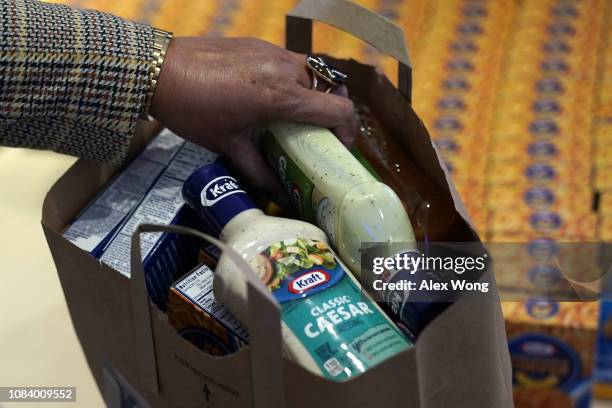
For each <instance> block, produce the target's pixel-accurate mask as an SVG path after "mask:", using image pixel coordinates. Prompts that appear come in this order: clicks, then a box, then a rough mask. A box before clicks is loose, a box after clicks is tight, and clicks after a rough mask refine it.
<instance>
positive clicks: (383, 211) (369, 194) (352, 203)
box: [264, 122, 415, 284]
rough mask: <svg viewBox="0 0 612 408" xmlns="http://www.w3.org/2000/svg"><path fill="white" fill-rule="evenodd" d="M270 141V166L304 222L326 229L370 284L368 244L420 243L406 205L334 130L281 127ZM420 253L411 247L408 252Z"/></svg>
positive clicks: (276, 126)
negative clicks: (365, 265)
mask: <svg viewBox="0 0 612 408" xmlns="http://www.w3.org/2000/svg"><path fill="white" fill-rule="evenodd" d="M268 131H269V132H270V133H271V134H269V135H266V136H267V137H266V138H265V139H264V140H265V142H264V143H265V144H264V150H265V154H266V156H267V159H268V162H269V164H270V165H271V166H272V168H274V169H275V170H276V173H277V174H278V175H279V177H280V179H281V182H282V183H283V184H284V185H285V187H286V189H287V190H288V192H289V194H290V196H291V200H292V202H293V205H294V207H296V208H297V210H298V211H299V213H300V215H301V218H302V219H303V220H305V221H308V222H312V223H315V224H317V225H318V226H319V227H321V228H322V229H323V230H324V231H325V232H326V233H327V236H328V237H329V239H330V241H331V243H332V245H333V246H334V247H335V248H336V249H337V251H338V254H339V255H340V257H341V258H342V260H343V261H344V262H345V263H346V264H347V265H348V267H349V268H350V269H351V271H352V272H353V273H354V274H355V276H356V277H357V278H358V279H359V280H360V281H361V282H363V283H364V284H367V282H369V281H370V279H369V278H371V277H366V276H362V273H363V272H362V268H361V246H362V243H364V242H377V243H384V242H395V243H398V242H402V243H409V244H412V243H414V242H415V238H414V232H413V230H412V225H411V223H410V219H409V218H408V215H407V214H406V210H405V209H404V205H403V204H402V201H401V200H400V199H399V197H398V196H397V194H395V192H394V191H393V190H392V189H391V188H390V187H389V186H387V185H386V184H384V183H381V182H379V181H378V180H376V178H375V177H374V176H373V175H372V174H371V173H370V172H369V171H368V170H367V169H366V168H365V167H364V166H363V165H362V164H361V163H360V162H359V161H358V160H357V159H356V158H355V157H354V156H353V155H352V154H351V152H349V150H348V149H347V148H346V147H344V145H343V144H342V143H341V142H340V141H339V140H338V139H337V138H336V136H335V135H334V134H333V133H332V132H331V131H329V130H328V129H325V128H322V127H319V126H314V125H309V124H304V123H288V122H279V123H274V124H272V125H269V126H268ZM412 248H414V246H412V245H410V246H409V248H407V250H409V249H412Z"/></svg>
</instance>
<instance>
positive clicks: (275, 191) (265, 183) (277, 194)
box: [224, 134, 288, 208]
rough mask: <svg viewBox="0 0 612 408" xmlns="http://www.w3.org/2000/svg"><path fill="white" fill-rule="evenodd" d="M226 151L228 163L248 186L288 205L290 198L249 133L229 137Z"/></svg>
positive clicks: (284, 205)
mask: <svg viewBox="0 0 612 408" xmlns="http://www.w3.org/2000/svg"><path fill="white" fill-rule="evenodd" d="M224 153H225V155H224V158H225V161H226V162H227V164H228V165H229V166H230V167H231V168H232V170H234V171H236V173H237V174H238V175H240V177H241V178H242V179H243V180H245V182H246V184H247V185H248V187H250V188H251V189H253V190H256V191H259V192H262V193H263V194H265V195H266V196H267V197H269V198H270V199H271V200H272V201H274V202H276V203H277V204H279V205H281V206H282V207H285V208H287V207H288V199H287V196H286V194H285V192H284V191H283V188H282V186H281V184H280V182H279V181H278V179H277V178H276V175H275V174H274V173H273V172H272V170H271V169H270V167H269V166H268V164H267V163H266V162H265V160H264V158H263V157H262V156H261V153H259V151H258V150H257V148H256V147H255V144H254V143H253V142H252V141H251V140H250V139H249V137H248V135H247V134H245V135H240V136H235V137H230V138H228V143H227V144H226V146H225V148H224Z"/></svg>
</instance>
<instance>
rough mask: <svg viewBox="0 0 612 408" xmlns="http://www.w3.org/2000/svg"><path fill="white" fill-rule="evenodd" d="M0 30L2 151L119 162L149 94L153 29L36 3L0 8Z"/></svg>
mask: <svg viewBox="0 0 612 408" xmlns="http://www.w3.org/2000/svg"><path fill="white" fill-rule="evenodd" d="M0 27H1V29H2V32H1V33H0V38H1V39H0V42H1V43H0V145H5V146H19V147H29V148H35V149H50V150H54V151H57V152H60V153H65V154H70V155H74V156H79V157H82V158H86V159H93V160H97V161H105V162H112V163H115V162H119V161H121V159H122V158H123V157H124V154H125V153H126V151H127V149H128V147H129V143H130V138H131V136H132V134H133V132H134V128H135V125H136V122H137V121H138V118H139V111H140V110H141V107H142V105H143V103H144V101H145V97H146V93H147V86H148V81H147V77H148V68H149V64H150V62H151V54H152V52H153V29H152V28H151V27H149V26H147V25H144V24H139V23H134V22H130V21H126V20H123V19H121V18H118V17H115V16H111V15H108V14H104V13H100V12H97V11H92V10H77V9H73V8H70V7H67V6H63V5H57V4H49V3H41V2H38V1H35V0H0Z"/></svg>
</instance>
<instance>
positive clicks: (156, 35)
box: [140, 28, 172, 120]
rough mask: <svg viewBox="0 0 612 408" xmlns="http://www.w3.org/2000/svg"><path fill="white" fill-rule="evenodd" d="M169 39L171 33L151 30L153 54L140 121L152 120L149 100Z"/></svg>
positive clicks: (151, 96)
mask: <svg viewBox="0 0 612 408" xmlns="http://www.w3.org/2000/svg"><path fill="white" fill-rule="evenodd" d="M171 39H172V33H171V32H168V31H164V30H160V29H158V28H153V53H152V55H151V65H150V66H149V77H148V89H147V95H146V97H145V103H144V104H143V105H142V109H141V111H140V117H141V118H142V119H148V120H152V118H151V117H150V116H149V110H150V109H151V100H153V94H154V93H155V87H156V86H157V81H158V79H159V73H160V72H161V68H162V65H163V63H164V58H165V57H166V51H167V50H168V45H169V44H170V40H171Z"/></svg>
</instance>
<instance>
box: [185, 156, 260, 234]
mask: <svg viewBox="0 0 612 408" xmlns="http://www.w3.org/2000/svg"><path fill="white" fill-rule="evenodd" d="M183 198H184V199H185V202H186V203H187V204H188V205H189V206H190V207H191V208H193V209H194V210H195V211H196V212H197V213H198V215H199V216H200V217H201V218H202V219H203V220H204V221H205V222H206V223H207V224H208V227H209V228H210V231H211V233H212V234H214V235H217V236H218V235H219V234H220V233H221V230H223V227H225V225H226V224H227V223H228V222H230V221H231V220H232V218H234V217H235V216H237V215H238V214H240V213H241V212H243V211H246V210H250V209H252V208H257V206H256V205H255V203H254V202H253V201H252V200H251V199H250V198H249V196H248V195H247V193H246V192H245V191H244V190H242V188H241V187H240V185H239V184H238V182H237V181H236V179H235V178H233V177H232V176H230V175H229V172H228V170H227V169H226V168H225V167H223V166H222V165H220V164H218V163H213V164H208V165H206V166H203V167H200V168H199V169H197V170H196V171H195V172H193V174H192V175H191V176H189V178H188V179H187V181H186V182H185V184H184V185H183Z"/></svg>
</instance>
